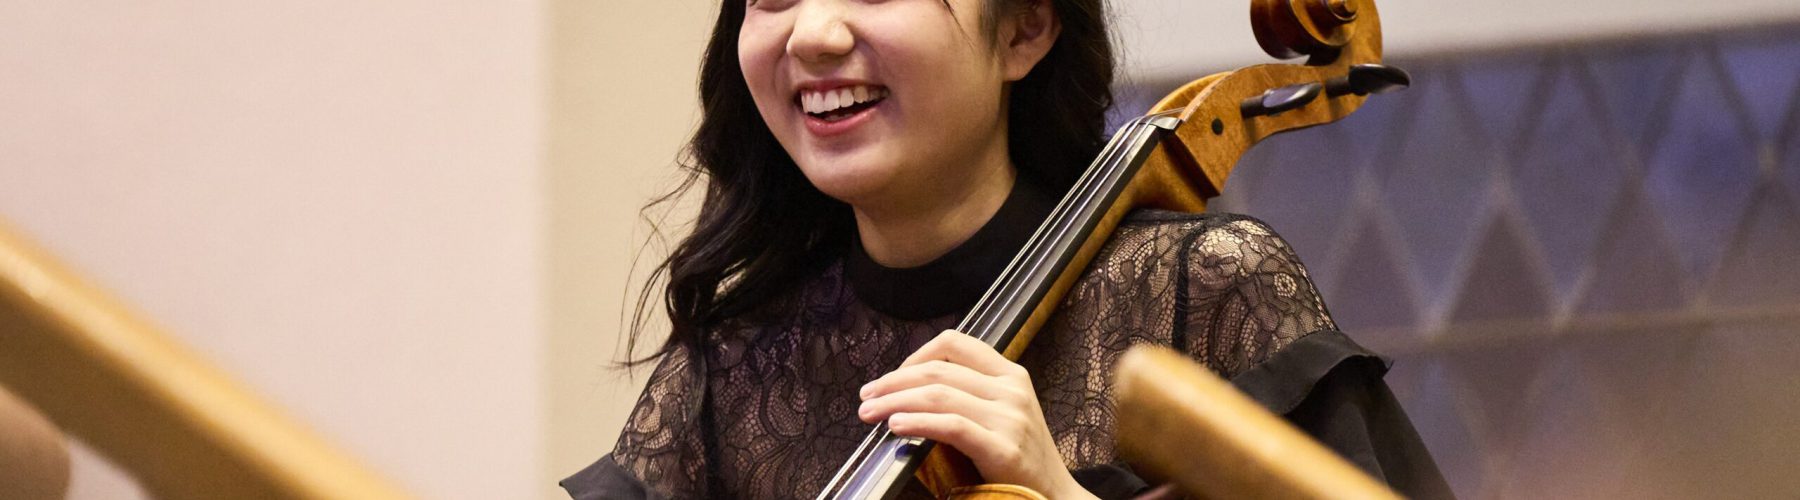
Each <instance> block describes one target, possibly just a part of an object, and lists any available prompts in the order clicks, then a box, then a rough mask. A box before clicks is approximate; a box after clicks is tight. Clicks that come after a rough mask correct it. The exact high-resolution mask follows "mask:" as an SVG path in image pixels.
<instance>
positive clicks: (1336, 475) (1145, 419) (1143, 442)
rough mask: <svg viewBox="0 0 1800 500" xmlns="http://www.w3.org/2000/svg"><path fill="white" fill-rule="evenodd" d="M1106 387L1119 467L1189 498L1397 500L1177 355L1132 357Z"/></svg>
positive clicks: (1158, 351) (1137, 351) (1153, 350)
mask: <svg viewBox="0 0 1800 500" xmlns="http://www.w3.org/2000/svg"><path fill="white" fill-rule="evenodd" d="M1114 377H1116V379H1115V384H1116V390H1117V395H1118V403H1117V404H1118V415H1119V445H1120V447H1121V449H1122V451H1123V452H1124V454H1125V456H1126V458H1128V459H1130V460H1131V461H1132V463H1133V464H1134V465H1136V466H1139V467H1141V468H1143V469H1145V470H1146V471H1148V472H1151V473H1152V474H1154V475H1158V476H1161V477H1163V478H1166V479H1167V480H1170V481H1173V482H1174V483H1175V484H1176V485H1177V486H1178V487H1180V488H1181V490H1182V491H1183V492H1184V493H1186V494H1188V495H1189V496H1192V497H1195V498H1281V499H1326V498H1330V499H1394V498H1400V496H1399V495H1398V494H1395V493H1394V491H1393V490H1391V489H1388V487H1387V486H1386V485H1383V484H1381V483H1380V482H1377V481H1376V480H1375V479H1374V478H1372V477H1369V475H1368V474H1364V473H1363V472H1362V470H1360V469H1357V468H1356V467H1355V466H1353V465H1351V464H1350V462H1348V461H1345V460H1344V459H1343V458H1341V457H1339V456H1337V454H1336V453H1333V452H1332V451H1331V450H1330V449H1327V448H1326V447H1325V446H1324V445H1322V444H1319V442H1318V441H1315V440H1313V439H1312V438H1311V437H1309V436H1307V435H1306V434H1305V433H1302V432H1300V430H1299V429H1296V428H1294V426H1293V425H1290V424H1288V423H1287V421H1285V420H1282V419H1281V417H1278V416H1276V415H1275V414H1274V413H1270V412H1269V411H1268V410H1266V409H1264V408H1263V407H1262V406H1260V405H1258V404H1256V402H1255V401H1252V400H1251V399H1250V398H1249V397H1248V396H1245V395H1244V394H1243V393H1242V392H1239V391H1238V390H1237V388H1235V387H1233V386H1232V385H1231V384H1230V383H1229V382H1226V381H1225V380H1223V379H1220V378H1219V377H1218V376H1217V375H1214V374H1213V373H1212V372H1210V371H1207V370H1206V368H1204V367H1202V366H1200V364H1198V363H1195V362H1193V361H1192V360H1190V359H1188V358H1187V357H1186V356H1183V355H1182V354H1181V353H1178V352H1175V351H1173V350H1170V349H1167V348H1162V347H1153V346H1142V345H1140V346H1137V347H1133V348H1132V349H1131V350H1130V351H1129V352H1126V353H1125V356H1124V358H1122V359H1120V360H1119V366H1118V369H1117V370H1116V371H1115V373H1114Z"/></svg>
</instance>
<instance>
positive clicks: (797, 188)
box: [626, 0, 1113, 365]
mask: <svg viewBox="0 0 1800 500" xmlns="http://www.w3.org/2000/svg"><path fill="white" fill-rule="evenodd" d="M1034 1H1047V2H1049V3H1050V5H1051V6H1052V7H1053V9H1054V10H1055V12H1056V14H1057V16H1058V18H1059V20H1060V22H1061V23H1062V33H1061V34H1060V35H1059V36H1058V38H1057V40H1056V43H1055V44H1054V45H1053V46H1052V47H1051V49H1050V52H1049V53H1048V54H1046V55H1045V56H1044V59H1043V60H1041V61H1039V62H1038V64H1037V66H1036V67H1034V68H1033V69H1032V71H1031V73H1030V74H1028V75H1026V76H1025V78H1024V79H1021V80H1019V81H1017V82H1014V83H1013V84H1012V88H1011V96H1010V97H1009V99H1011V102H1010V103H1009V106H1008V109H1009V111H1008V113H1009V114H1008V123H1010V124H1011V126H1010V127H1008V131H1009V134H1010V136H1009V137H1008V138H1007V145H1008V148H1009V150H1010V153H1011V155H1012V160H1013V164H1014V165H1016V166H1017V167H1018V169H1019V175H1020V177H1021V180H1022V181H1025V182H1036V183H1040V184H1041V185H1043V186H1045V187H1047V188H1049V189H1054V190H1056V192H1061V191H1065V190H1067V189H1068V188H1069V186H1070V185H1072V184H1074V181H1075V179H1076V178H1077V177H1079V176H1080V175H1081V170H1082V169H1083V168H1085V167H1086V166H1087V165H1088V163H1090V162H1091V161H1092V160H1093V159H1094V156H1095V155H1096V154H1098V153H1099V151H1100V147H1101V145H1102V140H1103V138H1102V134H1103V133H1104V129H1105V126H1106V124H1105V112H1106V108H1107V107H1109V106H1111V105H1112V79H1113V51H1112V40H1111V38H1110V35H1109V34H1108V33H1107V30H1106V17H1105V16H1106V9H1105V6H1104V0H987V3H986V5H985V8H984V12H983V21H984V24H985V25H986V26H987V29H986V31H987V32H988V33H987V35H988V37H989V38H990V39H991V38H993V36H994V34H993V32H994V31H995V30H994V26H995V25H996V24H997V19H998V16H996V15H993V14H994V13H995V12H1002V9H1005V8H1007V7H1013V8H1018V7H1020V6H1021V5H1022V4H1025V3H1027V2H1034ZM721 4H722V5H721V7H720V9H719V19H718V22H717V23H716V24H714V25H713V33H712V40H711V41H709V42H707V46H706V55H705V56H704V57H703V58H702V62H701V67H700V104H701V110H702V115H701V116H702V118H701V121H700V128H699V130H697V131H696V132H695V133H694V138H693V140H692V141H690V142H689V143H688V145H687V149H686V151H685V153H684V155H683V160H682V162H681V168H682V170H683V171H684V173H685V175H686V177H685V178H684V179H683V181H682V182H681V183H680V184H679V185H678V186H677V187H676V188H675V189H674V190H672V191H671V192H669V193H668V194H665V195H663V196H661V197H658V198H657V199H655V200H653V201H652V202H651V203H650V206H649V207H646V208H650V207H654V206H658V205H663V204H667V203H670V202H673V201H675V200H677V199H679V198H681V197H682V196H683V195H684V194H686V193H687V192H688V191H689V190H690V189H692V188H693V187H695V186H696V185H698V184H700V183H701V182H704V183H705V186H706V196H705V199H704V201H703V202H702V204H701V206H700V215H699V218H698V219H697V220H696V221H695V223H694V227H693V232H692V233H690V234H689V235H688V236H687V237H686V238H684V239H682V240H681V243H680V244H679V245H677V246H676V247H675V249H674V251H673V252H671V253H670V254H669V257H668V258H667V259H665V260H663V261H662V263H661V264H660V265H658V266H657V267H656V269H655V270H654V271H653V272H652V274H651V279H650V281H649V282H648V283H646V284H645V285H644V287H643V289H642V290H641V291H640V292H639V295H638V300H637V308H636V312H635V313H634V314H633V316H632V322H631V327H630V333H629V334H628V336H627V342H626V352H627V353H628V354H627V356H628V357H629V356H630V354H629V353H635V352H636V351H635V349H636V346H637V342H638V338H639V336H640V335H641V334H642V333H643V330H644V325H645V321H646V319H647V317H648V307H647V306H648V304H649V301H650V298H651V297H653V296H654V295H655V290H656V284H657V283H659V282H663V281H666V287H665V288H664V292H663V301H664V305H665V306H666V308H667V313H668V315H669V321H670V326H671V331H670V335H669V338H668V341H667V342H665V343H664V344H663V347H662V349H660V350H658V351H657V353H655V354H654V355H652V356H649V357H646V358H641V359H633V360H628V361H626V364H627V365H635V364H638V363H642V362H645V361H649V360H652V359H655V358H657V357H659V356H660V355H662V354H664V353H668V352H671V351H675V350H678V349H685V350H686V351H687V352H688V353H689V354H693V355H698V354H701V353H703V352H704V351H705V346H706V345H707V341H706V335H707V332H709V331H711V330H712V329H714V328H715V327H717V326H719V325H720V324H721V323H723V322H725V321H727V320H731V319H733V318H738V317H741V316H743V315H745V314H746V313H749V312H751V311H753V310H755V309H756V308H757V307H758V306H761V305H763V304H765V303H766V302H767V301H769V300H774V299H775V298H777V297H781V296H782V295H783V294H784V292H789V291H792V289H793V288H795V287H796V286H798V285H799V284H800V283H801V282H802V281H803V280H805V279H807V278H809V277H812V276H815V275H816V274H817V273H819V272H821V271H822V270H823V268H824V266H826V265H829V264H830V263H831V262H833V261H834V260H835V259H834V257H835V256H837V255H840V254H841V252H843V251H844V250H845V249H846V248H847V247H848V246H849V244H850V242H851V238H854V237H856V224H855V222H854V220H853V219H852V215H851V211H850V207H849V206H848V205H846V204H844V203H843V202H840V201H837V200H835V199H833V198H831V197H829V196H826V195H825V194H824V193H822V192H820V191H819V190H818V189H816V188H814V187H813V186H812V184H811V183H810V182H808V181H807V180H806V177H805V176H804V175H802V174H801V172H800V168H799V167H798V166H796V165H795V164H794V160H793V159H792V158H790V157H789V156H788V154H787V152H786V151H785V150H783V149H782V148H781V144H780V143H778V142H776V140H775V136H774V134H773V133H772V132H770V131H769V128H768V125H767V124H765V123H763V120H762V116H761V115H759V114H758V113H757V109H756V103H755V102H754V101H753V100H752V98H751V96H750V89H749V87H748V86H747V85H746V84H745V82H744V74H743V70H742V69H741V68H740V67H739V66H738V48H737V40H738V30H739V27H740V26H741V25H742V24H743V20H744V9H745V2H744V1H743V0H723V1H722V2H721ZM946 6H948V2H947V0H946Z"/></svg>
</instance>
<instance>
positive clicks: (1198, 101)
mask: <svg viewBox="0 0 1800 500" xmlns="http://www.w3.org/2000/svg"><path fill="white" fill-rule="evenodd" d="M1250 17H1251V24H1252V26H1253V28H1254V31H1255V33H1256V36H1257V41H1258V43H1259V44H1260V45H1261V46H1262V47H1263V49H1264V51H1265V52H1268V53H1269V54H1270V55H1272V56H1275V57H1277V58H1281V59H1290V58H1295V57H1301V56H1305V57H1308V60H1307V61H1306V63H1305V64H1265V65H1258V66H1251V67H1247V68H1242V69H1238V70H1235V71H1229V72H1223V73H1218V74H1213V75H1210V76H1206V77H1204V78H1200V79H1198V80H1194V81H1192V82H1190V83H1188V84H1186V85H1183V86H1181V87H1180V88H1178V89H1177V90H1175V91H1174V92H1173V93H1171V94H1169V95H1168V96H1167V97H1165V98H1163V99H1162V100H1161V101H1160V102H1158V103H1157V104H1156V105H1155V106H1154V107H1152V108H1151V109H1150V112H1149V113H1148V114H1147V115H1145V116H1143V117H1140V118H1137V119H1135V120H1132V121H1131V122H1128V123H1126V124H1125V125H1124V126H1121V127H1120V128H1119V130H1118V131H1117V132H1116V133H1115V135H1114V137H1113V139H1112V141H1111V142H1110V143H1109V144H1108V145H1107V147H1106V148H1105V149H1104V150H1103V151H1102V152H1101V154H1100V157H1099V158H1098V159H1096V160H1095V162H1094V164H1093V165H1092V166H1090V167H1089V169H1088V172H1087V173H1086V174H1085V175H1084V176H1083V177H1082V178H1081V179H1080V180H1079V181H1077V183H1076V186H1075V187H1074V188H1073V189H1072V190H1071V192H1070V193H1069V194H1068V196H1066V197H1065V198H1064V199H1063V200H1062V202H1061V203H1060V204H1058V206H1057V208H1056V209H1055V210H1054V211H1052V213H1051V215H1050V218H1049V220H1046V221H1045V223H1044V225H1043V226H1041V227H1040V228H1039V229H1038V232H1037V233H1036V234H1034V235H1033V237H1032V239H1031V240H1030V241H1029V242H1028V243H1027V244H1026V247H1025V249H1024V250H1022V251H1021V252H1020V254H1019V255H1018V257H1017V258H1015V259H1014V262H1013V264H1012V265H1011V266H1009V267H1008V268H1007V270H1006V271H1005V272H1003V273H1002V275H1001V277H1000V279H999V280H998V281H997V282H996V283H995V284H994V286H993V288H992V289H990V291H989V292H988V294H987V295H986V296H984V297H983V298H982V300H981V302H979V303H978V304H977V305H976V307H975V309H974V310H973V311H972V312H970V313H969V316H967V317H966V318H965V319H964V320H963V322H962V323H961V324H959V325H958V328H957V330H958V331H961V332H964V333H968V334H970V335H973V336H975V337H976V338H980V339H982V340H984V341H986V342H988V344H989V345H992V346H994V347H995V349H998V350H1000V351H1001V352H1002V353H1004V354H1005V355H1006V357H1007V358H1008V359H1012V360H1017V359H1019V357H1020V355H1022V354H1023V353H1024V350H1025V349H1026V347H1027V346H1028V345H1029V344H1030V341H1031V339H1032V337H1033V336H1034V335H1035V334H1036V333H1037V331H1038V330H1039V329H1040V328H1042V327H1043V326H1044V324H1045V323H1046V322H1047V321H1048V320H1049V319H1050V317H1051V315H1052V314H1053V313H1054V312H1055V310H1056V307H1057V305H1058V304H1060V303H1061V301H1062V298H1063V296H1064V295H1065V294H1066V293H1067V292H1068V291H1069V289H1070V288H1071V287H1073V286H1074V284H1075V282H1076V280H1077V279H1078V278H1079V277H1080V276H1081V272H1082V270H1084V269H1086V267H1087V265H1088V263H1089V262H1091V261H1092V260H1093V259H1094V257H1095V256H1096V255H1098V253H1099V252H1100V249H1101V248H1102V247H1103V246H1104V245H1105V243H1106V241H1107V239H1108V237H1109V236H1110V235H1111V234H1112V232H1113V230H1114V229H1116V228H1117V227H1118V225H1119V223H1120V222H1121V221H1123V220H1124V218H1125V216H1126V215H1127V214H1129V213H1130V212H1131V211H1132V210H1136V209H1139V208H1156V209H1164V210H1174V211H1184V212H1199V211H1203V210H1205V208H1206V200H1207V199H1208V198H1211V197H1213V196H1216V195H1218V193H1219V192H1220V189H1221V188H1222V187H1223V186H1224V185H1225V181H1226V179H1227V178H1228V177H1229V176H1230V174H1231V170H1232V168H1233V167H1235V166H1236V164H1237V161H1238V159H1239V158H1241V157H1242V156H1243V154H1244V153H1245V152H1247V151H1249V150H1250V148H1251V147H1254V146H1255V145H1256V144H1257V143H1259V142H1261V141H1262V140H1263V139H1266V138H1268V137H1270V136H1273V135H1275V134H1279V133H1282V132H1288V131H1293V130H1298V129H1302V128H1307V127H1312V126H1317V125H1322V124H1326V123H1331V122H1335V121H1338V120H1341V119H1343V118H1345V117H1347V116H1349V115H1350V114H1351V113H1353V112H1355V111H1356V110H1357V109H1358V108H1360V107H1361V106H1362V104H1363V102H1364V101H1365V100H1366V99H1367V96H1368V95H1370V94H1373V93H1380V92H1385V91H1389V90H1394V89H1398V88H1402V87H1405V86H1406V85H1407V84H1409V83H1410V77H1409V76H1407V74H1406V73H1405V72H1404V71H1401V70H1399V69H1397V68H1393V67H1389V66H1385V65H1382V64H1381V54H1382V45H1381V20H1380V15H1379V13H1378V12H1377V10H1376V8H1375V2H1374V0H1251V2H1250ZM1263 413H1265V414H1266V413H1267V412H1266V411H1265V412H1263ZM1271 417H1272V416H1271ZM1295 432H1296V433H1297V431H1295ZM1301 437H1302V438H1304V436H1301ZM1312 444H1313V445H1315V446H1316V445H1317V444H1316V443H1312ZM1321 449H1322V447H1321ZM1326 456H1327V457H1328V458H1334V457H1330V456H1329V454H1328V452H1327V454H1326ZM1351 470H1354V469H1351ZM909 480H916V481H919V482H921V483H923V484H924V485H925V486H926V488H927V489H928V490H930V491H931V492H932V493H933V495H935V496H937V497H939V498H958V499H969V500H974V499H1034V498H1043V496H1042V495H1041V494H1039V493H1037V492H1035V491H1031V490H1029V489H1026V488H1022V487H1019V486H1015V485H996V484H983V483H982V482H981V481H980V474H979V472H978V471H976V470H975V468H974V467H973V465H972V464H971V463H970V462H969V461H968V459H967V458H965V457H962V456H961V455H960V454H957V453H955V452H954V450H951V449H949V448H948V447H946V446H935V445H934V443H932V442H930V441H929V440H922V439H913V438H904V437H900V436H897V435H894V434H892V433H891V432H889V431H888V430H887V428H886V426H885V425H878V426H877V428H876V429H875V430H874V431H872V432H871V433H870V435H869V437H868V438H867V439H865V440H864V442H863V445H862V446H861V447H859V448H858V449H857V451H856V453H855V454H854V455H853V456H851V457H850V459H849V460H848V461H846V463H845V464H844V466H843V467H842V468H841V469H840V471H839V473H838V474H837V477H834V478H833V480H832V482H831V483H830V485H828V486H827V487H826V489H825V491H823V492H821V493H820V494H819V495H818V497H817V498H819V499H821V500H824V499H862V498H882V499H886V498H894V497H895V496H896V495H898V493H899V491H900V490H901V485H902V484H904V482H906V481H909ZM1369 484H1377V483H1373V482H1369Z"/></svg>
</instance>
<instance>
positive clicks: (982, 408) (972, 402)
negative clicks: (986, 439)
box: [856, 384, 1018, 428]
mask: <svg viewBox="0 0 1800 500" xmlns="http://www.w3.org/2000/svg"><path fill="white" fill-rule="evenodd" d="M1010 408H1011V407H1010V406H1008V405H1005V404H1002V403H998V402H995V401H992V400H988V399H983V398H980V397H977V396H975V395H974V394H970V393H969V392H967V391H964V390H962V389H958V388H956V387H952V386H949V385H945V384H930V385H923V386H919V387H912V388H907V389H902V390H899V391H896V392H894V393H891V394H885V395H881V396H877V397H875V398H872V399H869V400H867V401H863V403H862V406H861V407H860V408H858V409H857V412H856V416H857V417H859V418H862V420H863V421H864V422H869V423H875V422H880V421H882V420H885V419H888V418H889V417H891V416H893V415H896V414H900V413H953V414H957V415H962V416H964V417H968V418H969V419H970V420H972V421H975V422H979V423H981V424H982V425H983V426H984V427H987V428H994V427H996V426H998V425H997V424H1004V423H1007V422H1010V421H1013V420H1018V419H1017V418H1012V417H1011V416H1010V413H1011V410H1010ZM892 424H893V423H892V422H889V425H892Z"/></svg>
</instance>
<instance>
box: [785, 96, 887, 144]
mask: <svg viewBox="0 0 1800 500" xmlns="http://www.w3.org/2000/svg"><path fill="white" fill-rule="evenodd" d="M886 104H887V101H886V100H883V101H880V102H876V103H874V104H871V105H869V106H868V107H865V108H863V109H861V110H858V111H856V112H855V113H851V114H850V116H846V117H843V118H839V119H836V120H826V119H825V118H822V117H819V116H815V115H812V114H810V113H806V112H804V111H802V112H801V113H800V115H801V116H802V117H804V120H805V121H806V131H807V132H811V133H812V134H813V135H814V136H817V137H835V136H839V135H843V134H847V133H849V132H850V131H852V130H855V129H856V128H857V127H859V126H861V125H862V124H864V123H867V122H868V121H869V120H873V119H874V118H875V113H876V112H878V111H880V110H881V108H882V106H885V105H886Z"/></svg>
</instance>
